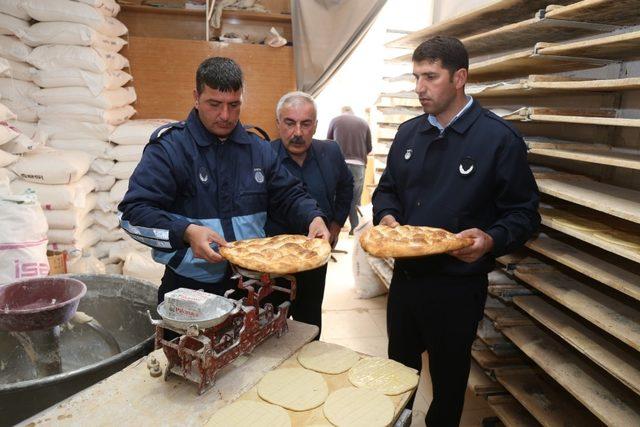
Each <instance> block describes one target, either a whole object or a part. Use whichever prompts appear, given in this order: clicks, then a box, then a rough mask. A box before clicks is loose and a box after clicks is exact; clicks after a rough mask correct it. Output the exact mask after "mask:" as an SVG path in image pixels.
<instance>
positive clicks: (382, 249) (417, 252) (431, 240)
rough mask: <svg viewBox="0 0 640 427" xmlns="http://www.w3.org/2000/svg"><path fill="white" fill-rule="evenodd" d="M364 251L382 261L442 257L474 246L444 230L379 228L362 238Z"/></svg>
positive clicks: (371, 230) (369, 230) (378, 226)
mask: <svg viewBox="0 0 640 427" xmlns="http://www.w3.org/2000/svg"><path fill="white" fill-rule="evenodd" d="M360 244H361V245H362V248H363V249H364V250H365V251H367V252H368V253H369V254H371V255H373V256H375V257H379V258H403V257H418V256H425V255H435V254H441V253H445V252H449V251H453V250H456V249H462V248H465V247H467V246H471V245H472V244H473V239H468V238H463V239H461V238H459V237H456V235H455V234H453V233H451V232H449V231H447V230H443V229H442V228H432V227H422V226H414V225H399V226H397V227H395V228H392V227H389V226H386V225H376V226H375V227H372V228H370V229H368V230H367V231H365V232H364V233H362V235H361V236H360Z"/></svg>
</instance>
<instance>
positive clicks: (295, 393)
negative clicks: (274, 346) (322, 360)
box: [258, 368, 329, 411]
mask: <svg viewBox="0 0 640 427" xmlns="http://www.w3.org/2000/svg"><path fill="white" fill-rule="evenodd" d="M328 395H329V387H328V386H327V383H326V381H325V380H324V378H322V375H320V374H319V373H317V372H313V371H309V370H307V369H303V368H285V369H276V370H275V371H271V372H269V373H267V375H265V376H264V377H263V378H262V379H261V380H260V382H259V383H258V396H260V397H261V398H262V399H264V400H266V401H267V402H271V403H273V404H276V405H279V406H282V407H283V408H286V409H290V410H292V411H308V410H309V409H313V408H316V407H318V406H320V405H322V404H323V403H324V401H325V400H326V399H327V396H328Z"/></svg>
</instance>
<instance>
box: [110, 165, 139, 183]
mask: <svg viewBox="0 0 640 427" xmlns="http://www.w3.org/2000/svg"><path fill="white" fill-rule="evenodd" d="M137 166H138V162H117V163H116V164H115V166H114V167H113V168H112V169H111V170H110V171H109V174H110V175H113V176H115V177H116V178H117V179H125V180H128V179H129V178H130V177H131V175H133V171H134V170H135V169H136V167H137Z"/></svg>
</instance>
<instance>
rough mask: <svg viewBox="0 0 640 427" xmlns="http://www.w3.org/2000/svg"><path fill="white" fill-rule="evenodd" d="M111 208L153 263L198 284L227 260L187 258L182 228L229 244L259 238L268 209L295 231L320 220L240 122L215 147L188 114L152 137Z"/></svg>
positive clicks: (213, 278) (221, 275)
mask: <svg viewBox="0 0 640 427" xmlns="http://www.w3.org/2000/svg"><path fill="white" fill-rule="evenodd" d="M118 209H119V210H120V211H121V220H120V224H121V226H122V228H123V229H124V230H125V231H126V232H127V233H129V235H131V237H133V238H134V239H136V240H138V241H139V242H142V243H144V244H146V245H148V246H151V247H152V248H153V249H154V250H153V257H154V259H155V260H156V261H157V262H160V263H163V264H166V265H167V266H168V267H169V268H171V269H172V270H173V271H175V272H176V273H177V274H178V275H181V276H184V277H187V278H190V279H193V280H197V281H200V282H205V283H217V282H220V281H222V280H223V279H225V274H226V270H227V265H226V264H227V263H226V262H223V263H218V264H212V263H209V262H208V261H206V260H203V259H196V258H194V257H193V253H192V251H191V249H190V248H189V247H187V246H186V244H185V242H184V241H183V235H184V231H185V229H186V228H187V226H188V225H189V224H198V225H204V226H207V227H209V228H211V229H213V230H214V231H215V232H217V233H219V234H220V235H222V236H223V237H224V238H225V239H226V240H227V241H234V240H242V239H248V238H254V237H264V236H265V233H264V225H265V222H266V219H267V210H270V211H272V212H274V215H277V216H281V217H283V218H286V220H287V221H288V222H289V223H292V224H295V226H296V227H298V228H300V229H306V228H307V227H308V225H309V223H310V222H311V220H312V219H313V218H314V217H316V216H322V212H321V211H320V210H319V208H318V205H317V203H316V202H315V201H314V200H313V199H311V198H310V197H309V196H308V195H307V194H306V192H305V191H304V189H303V188H302V185H301V184H300V182H299V181H298V180H297V179H296V178H295V177H293V176H292V175H291V174H290V173H289V172H288V171H287V170H286V169H285V168H284V167H283V166H282V165H281V163H280V162H279V161H278V160H277V158H276V154H275V152H274V151H273V150H272V149H271V146H270V145H269V143H268V142H266V141H263V140H260V139H259V138H258V137H257V136H256V135H254V134H251V133H248V132H247V131H245V130H244V128H243V127H242V125H241V124H240V123H238V125H237V126H236V127H235V129H234V130H233V132H232V133H231V135H230V136H229V137H228V138H227V139H226V140H225V141H224V142H221V141H220V140H219V139H218V138H216V137H215V136H214V135H213V134H211V133H210V132H209V131H207V129H206V128H205V127H204V125H203V124H202V122H201V121H200V119H199V117H198V114H197V112H196V111H195V110H193V111H191V114H189V117H188V118H187V120H186V122H178V123H173V124H170V125H167V126H163V127H161V128H160V129H158V130H156V131H155V132H154V134H153V135H152V136H151V139H150V141H149V144H148V145H147V146H146V147H145V150H144V154H143V156H142V160H141V161H140V163H139V164H138V166H137V167H136V169H135V171H134V173H133V175H132V176H131V179H130V181H129V190H128V191H127V194H126V195H125V197H124V200H123V201H122V202H121V203H120V205H119V206H118Z"/></svg>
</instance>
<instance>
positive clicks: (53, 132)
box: [38, 120, 115, 141]
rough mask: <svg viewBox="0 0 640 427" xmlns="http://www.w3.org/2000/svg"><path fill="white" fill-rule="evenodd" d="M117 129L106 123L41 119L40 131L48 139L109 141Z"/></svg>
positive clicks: (39, 123)
mask: <svg viewBox="0 0 640 427" xmlns="http://www.w3.org/2000/svg"><path fill="white" fill-rule="evenodd" d="M114 129H115V127H114V126H112V125H108V124H106V123H82V122H65V123H60V122H59V121H55V120H54V121H47V120H40V121H39V122H38V132H40V133H41V134H42V135H44V136H46V137H47V139H100V140H102V141H107V140H108V139H109V135H111V132H113V130H114Z"/></svg>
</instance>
